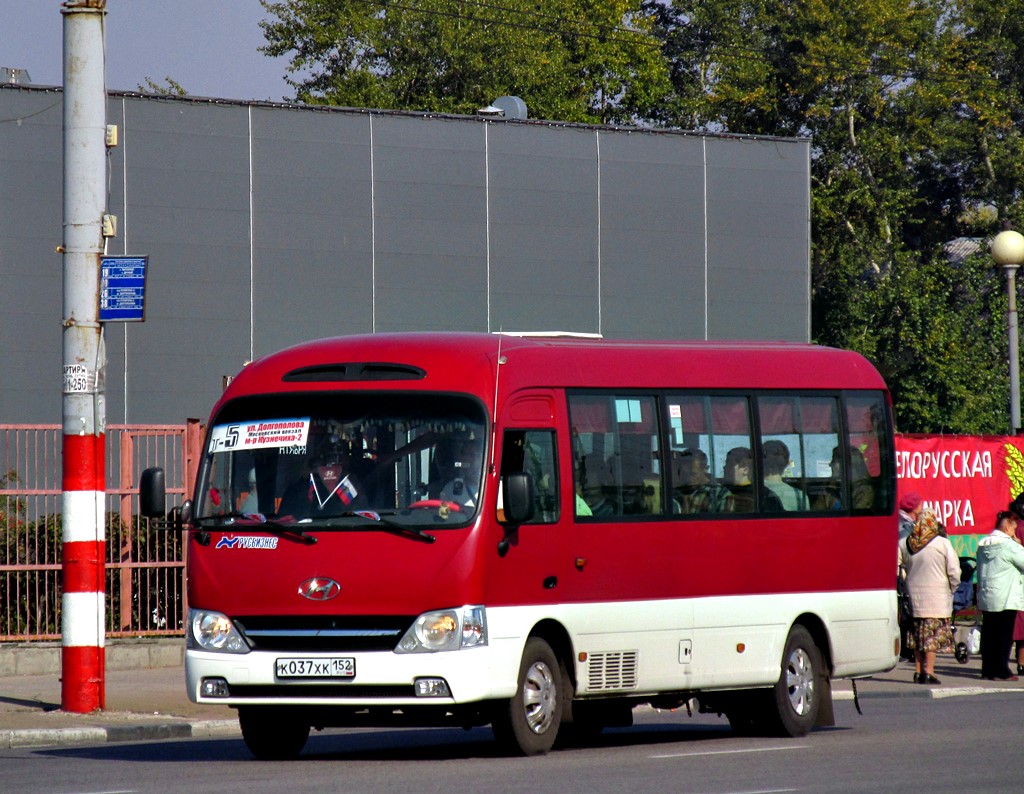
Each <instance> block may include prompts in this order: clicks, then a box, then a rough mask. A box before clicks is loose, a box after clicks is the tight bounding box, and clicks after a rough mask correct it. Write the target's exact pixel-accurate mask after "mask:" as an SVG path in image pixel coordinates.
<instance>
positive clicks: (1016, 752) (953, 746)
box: [0, 692, 1024, 794]
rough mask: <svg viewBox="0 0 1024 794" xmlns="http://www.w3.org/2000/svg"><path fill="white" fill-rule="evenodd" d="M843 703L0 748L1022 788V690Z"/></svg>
mask: <svg viewBox="0 0 1024 794" xmlns="http://www.w3.org/2000/svg"><path fill="white" fill-rule="evenodd" d="M862 708H863V710H864V714H863V715H859V714H857V713H856V711H855V710H854V705H853V703H852V702H850V701H843V702H837V703H836V720H837V727H835V728H829V729H822V730H817V731H814V732H812V733H811V734H810V735H809V736H806V737H804V738H801V739H751V738H739V737H735V736H733V735H732V733H731V732H730V730H729V728H728V725H727V723H726V722H725V721H724V720H723V719H720V718H717V717H713V716H694V717H692V718H691V717H687V716H686V714H685V713H657V712H650V711H648V712H638V714H637V724H636V725H635V726H634V727H633V728H630V729H621V730H614V731H609V732H608V733H607V734H605V735H603V736H602V737H601V738H600V739H599V740H598V741H597V742H596V743H595V745H594V746H592V747H587V748H578V749H571V750H559V751H555V752H553V753H551V754H549V755H547V756H543V757H536V758H507V757H503V756H501V755H500V754H499V753H498V751H497V748H496V746H495V745H494V744H493V743H492V742H491V734H490V731H489V730H487V729H479V730H473V731H468V732H465V731H452V730H438V729H430V730H401V731H378V730H372V731H370V730H335V731H328V732H324V733H321V734H314V735H313V736H312V737H311V738H310V741H309V743H308V744H307V746H306V749H305V750H304V752H303V754H302V756H301V758H300V759H299V760H298V761H293V762H279V763H278V762H258V761H254V760H252V759H251V756H250V755H249V753H248V751H247V750H246V748H245V746H244V744H243V743H242V742H241V740H240V739H236V738H219V739H194V740H187V741H173V740H172V741H161V742H138V743H124V744H103V745H95V746H88V745H86V746H73V747H58V748H46V749H36V750H31V749H18V750H6V751H3V752H0V791H3V792H5V794H19V793H20V792H32V794H39V792H47V794H94V793H95V794H99V793H100V792H103V794H112V792H147V793H148V792H168V791H189V792H217V794H233V793H235V792H238V793H239V794H241V793H242V792H244V793H245V794H255V792H289V793H292V792H305V791H310V792H317V793H318V794H323V792H335V791H344V792H381V791H395V792H399V791H401V792H408V791H416V792H418V793H419V792H445V793H446V794H447V793H448V792H453V791H476V792H479V791H500V792H511V791H531V792H549V791H550V792H576V791H580V792H623V791H630V792H646V791H651V792H707V793H708V794H739V793H740V792H744V793H751V794H752V793H753V792H790V791H792V792H802V791H808V792H810V791H813V792H865V791H901V792H917V791H926V792H928V794H938V792H944V791H958V792H960V791H964V790H971V791H984V792H995V791H1019V790H1020V789H1021V781H1020V778H1021V775H1022V772H1024V760H1022V757H1024V753H1022V750H1021V741H1020V735H1021V714H1022V709H1024V699H1022V698H1021V695H1020V694H1017V693H1013V692H1002V693H998V692H991V693H988V694H982V695H978V696H973V697H960V698H950V699H942V700H931V699H923V698H884V699H876V700H870V701H867V702H865V703H862Z"/></svg>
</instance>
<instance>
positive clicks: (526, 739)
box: [491, 637, 565, 755]
mask: <svg viewBox="0 0 1024 794" xmlns="http://www.w3.org/2000/svg"><path fill="white" fill-rule="evenodd" d="M563 686H564V680H563V678H562V674H561V667H560V666H559V664H558V659H557V657H556V656H555V653H554V651H552V650H551V646H550V645H548V644H547V643H546V642H545V641H544V640H542V639H540V638H539V637H531V638H530V639H528V640H527V641H526V649H525V650H524V651H523V660H522V662H521V663H520V665H519V685H518V687H517V688H516V694H515V695H514V696H513V697H512V698H510V699H509V700H508V701H505V702H503V703H502V704H501V705H500V706H499V707H498V710H497V712H496V714H495V717H494V720H493V722H492V724H491V727H492V729H493V730H494V737H495V739H497V740H498V743H499V744H501V745H502V747H503V748H504V749H505V750H507V751H509V752H511V753H514V754H516V755H543V754H544V753H546V752H548V751H549V750H550V749H551V748H552V747H553V746H554V744H555V738H556V737H557V736H558V729H559V727H560V726H561V722H562V701H563V698H564V696H565V695H564V691H563Z"/></svg>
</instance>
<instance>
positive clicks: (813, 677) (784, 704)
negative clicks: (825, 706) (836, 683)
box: [766, 625, 824, 737]
mask: <svg viewBox="0 0 1024 794" xmlns="http://www.w3.org/2000/svg"><path fill="white" fill-rule="evenodd" d="M823 672H824V663H823V662H822V658H821V651H820V650H819V649H818V646H817V645H815V644H814V640H813V639H812V638H811V635H810V633H809V632H808V631H807V629H805V628H804V627H803V626H800V625H796V626H793V628H792V629H790V632H789V637H787V638H786V649H785V651H784V652H783V654H782V669H781V672H780V674H779V680H778V681H777V682H776V683H775V686H774V687H773V688H772V698H771V704H772V708H773V713H772V714H771V715H770V717H768V719H767V720H766V727H767V728H769V730H770V732H771V733H773V734H775V735H778V736H793V737H796V736H804V735H806V734H807V732H808V731H810V730H811V728H813V727H814V725H815V723H816V722H817V719H818V707H819V706H820V698H821V693H820V692H819V691H818V680H819V677H820V676H821V675H822V674H823Z"/></svg>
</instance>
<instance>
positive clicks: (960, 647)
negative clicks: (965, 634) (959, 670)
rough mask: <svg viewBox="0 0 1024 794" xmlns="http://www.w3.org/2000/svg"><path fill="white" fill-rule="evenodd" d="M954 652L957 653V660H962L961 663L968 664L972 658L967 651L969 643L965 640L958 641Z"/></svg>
mask: <svg viewBox="0 0 1024 794" xmlns="http://www.w3.org/2000/svg"><path fill="white" fill-rule="evenodd" d="M954 653H955V654H956V660H957V661H958V662H960V664H967V662H968V660H970V658H971V657H970V654H968V653H967V643H965V642H958V643H957V644H956V650H955V652H954Z"/></svg>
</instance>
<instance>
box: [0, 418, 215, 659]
mask: <svg viewBox="0 0 1024 794" xmlns="http://www.w3.org/2000/svg"><path fill="white" fill-rule="evenodd" d="M61 438H62V431H61V427H60V426H59V425H3V424H0V533H2V534H0V641H11V640H53V639H58V638H59V637H60V604H61V544H62V528H61V527H62V514H61ZM201 443H202V442H201V428H200V424H199V421H198V420H189V421H188V422H187V423H186V424H184V425H108V426H107V433H106V455H107V471H106V480H107V488H106V501H107V505H106V509H105V511H104V512H105V516H106V518H105V530H106V540H107V563H106V601H107V610H106V612H107V618H106V624H107V636H109V637H123V636H131V637H138V636H157V635H173V634H180V633H182V627H183V625H184V620H185V614H186V611H187V609H188V604H187V599H186V593H185V582H184V566H185V560H184V556H183V555H184V547H183V544H182V540H183V538H182V537H181V536H180V535H179V534H178V533H175V532H172V531H169V530H165V529H155V528H153V527H151V526H150V522H149V521H147V520H145V519H141V518H140V517H139V515H138V505H137V503H138V485H137V484H138V481H139V472H141V471H142V469H144V468H146V467H148V466H162V467H163V468H164V470H165V471H166V472H167V483H168V489H167V490H168V495H169V497H170V498H169V500H168V501H169V504H171V505H173V504H179V503H180V502H181V501H182V500H183V499H184V496H185V494H186V493H187V492H190V491H191V488H192V483H194V482H195V476H196V470H197V468H198V460H199V457H198V456H199V447H200V444H201Z"/></svg>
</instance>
